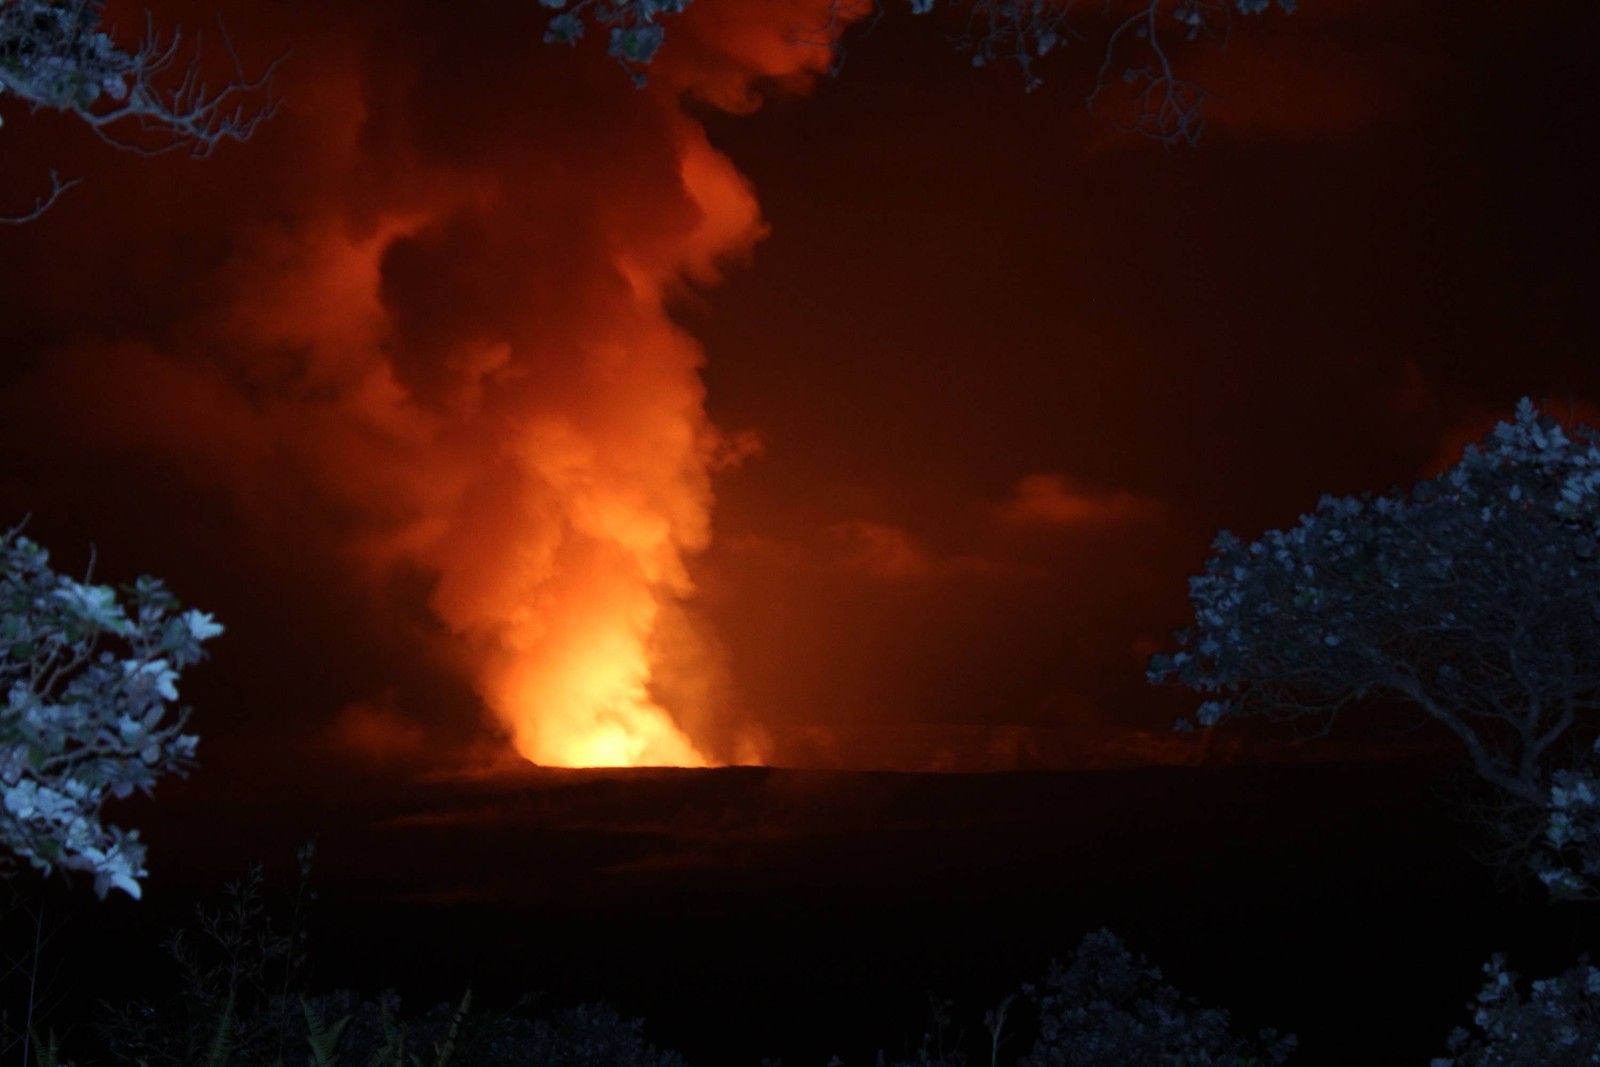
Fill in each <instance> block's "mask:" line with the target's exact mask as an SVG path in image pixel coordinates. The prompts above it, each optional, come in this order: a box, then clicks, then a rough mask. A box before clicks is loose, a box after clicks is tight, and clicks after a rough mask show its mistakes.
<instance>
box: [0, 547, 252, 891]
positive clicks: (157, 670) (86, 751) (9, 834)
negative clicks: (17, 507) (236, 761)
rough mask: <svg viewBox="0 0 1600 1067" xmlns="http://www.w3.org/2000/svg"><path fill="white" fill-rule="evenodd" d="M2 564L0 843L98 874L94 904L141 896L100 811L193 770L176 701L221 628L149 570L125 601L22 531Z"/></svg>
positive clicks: (125, 834) (121, 844) (132, 843)
mask: <svg viewBox="0 0 1600 1067" xmlns="http://www.w3.org/2000/svg"><path fill="white" fill-rule="evenodd" d="M0 568H3V569H0V696H3V699H4V706H3V707H0V792H3V802H0V845H3V846H4V847H5V848H7V849H9V850H10V851H11V852H13V853H15V854H16V855H18V856H21V857H24V858H26V859H27V860H28V861H29V862H30V863H32V864H33V865H34V866H35V867H37V868H39V869H40V870H42V871H44V872H45V873H47V874H48V873H50V871H51V870H52V869H54V868H55V867H58V866H59V867H61V868H63V869H65V870H78V871H87V872H89V873H91V874H93V875H94V889H95V893H96V894H97V895H98V896H100V897H101V898H104V897H105V895H106V892H107V890H109V889H112V888H115V889H120V890H122V891H123V892H125V893H127V894H129V895H130V896H133V897H137V896H139V893H140V887H139V881H138V880H139V879H140V878H141V877H143V876H144V875H145V874H146V871H145V869H144V857H145V849H144V845H143V844H141V843H140V841H139V834H138V831H137V830H130V831H123V830H122V829H120V828H119V827H116V826H109V825H104V824H103V823H102V822H101V817H100V810H101V806H102V805H103V804H104V802H105V800H106V798H107V797H115V798H123V797H128V796H130V795H132V794H133V792H134V791H135V790H138V791H140V792H143V793H145V794H149V792H150V791H151V789H152V788H153V787H154V786H155V783H156V779H157V778H158V777H159V776H160V775H162V774H166V773H178V774H182V773H184V772H185V771H186V770H187V769H188V768H189V767H190V766H192V765H193V762H194V752H195V745H196V743H197V740H198V739H197V738H196V737H195V736H194V735H192V734H185V733H183V732H182V731H183V726H184V724H185V723H186V722H187V721H188V718H189V709H187V708H180V709H177V710H176V711H174V710H173V709H172V708H171V707H170V705H171V704H172V703H173V702H175V701H176V700H177V699H178V690H177V682H178V675H179V672H181V671H182V670H183V669H184V668H186V667H189V666H190V665H192V664H194V663H196V662H198V661H199V660H200V659H201V658H202V656H203V655H204V652H203V650H202V649H201V647H200V646H201V644H202V642H204V641H207V640H209V639H211V638H212V637H215V636H216V635H217V634H220V633H221V632H222V627H221V626H219V625H218V624H217V623H216V622H215V621H214V620H213V619H212V618H211V616H209V615H207V614H205V613H204V612H200V611H193V610H191V611H180V610H179V605H178V602H177V601H176V600H175V599H173V597H172V596H171V595H170V594H169V593H168V592H167V591H166V589H165V587H164V586H163V585H162V584H161V583H160V582H159V581H156V580H154V579H151V578H147V577H146V578H140V579H139V580H138V581H137V582H136V583H135V584H134V585H133V586H132V587H130V588H127V589H125V590H124V592H125V593H126V595H127V597H128V603H127V605H126V606H124V605H123V604H122V603H120V602H119V601H118V598H117V594H116V592H114V591H113V590H112V589H110V588H109V587H107V586H104V585H91V584H88V582H87V580H86V581H85V582H77V581H74V580H73V579H71V578H68V577H65V576H63V575H58V574H56V573H55V572H54V571H53V570H51V569H50V566H49V555H48V553H46V552H45V550H44V549H42V548H40V547H39V546H38V545H36V544H34V543H33V542H32V541H30V540H28V539H27V538H25V537H22V536H20V534H19V532H18V531H17V530H11V531H8V532H6V533H4V534H0ZM113 649H114V650H115V651H113Z"/></svg>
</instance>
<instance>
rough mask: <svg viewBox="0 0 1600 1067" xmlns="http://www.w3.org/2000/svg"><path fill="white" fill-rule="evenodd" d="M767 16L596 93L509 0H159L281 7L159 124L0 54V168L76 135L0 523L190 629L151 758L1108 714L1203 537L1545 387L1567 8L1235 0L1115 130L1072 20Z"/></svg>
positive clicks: (938, 737) (30, 326)
mask: <svg viewBox="0 0 1600 1067" xmlns="http://www.w3.org/2000/svg"><path fill="white" fill-rule="evenodd" d="M825 6H826V5H824V4H820V3H808V2H802V0H783V2H779V3H759V4H757V3H740V2H736V0H698V2H697V3H696V4H695V5H694V7H693V8H692V9H691V11H690V12H689V13H688V14H687V15H685V16H684V17H683V18H681V19H679V20H676V21H673V22H670V23H669V24H668V27H669V28H668V38H667V43H666V45H665V47H664V48H663V50H662V52H661V54H660V57H659V59H658V61H657V63H656V65H655V67H654V68H653V69H652V79H651V82H650V85H649V87H648V88H647V89H645V90H643V91H638V90H635V89H634V87H633V86H632V84H631V83H630V82H629V81H628V80H627V78H626V76H625V75H624V73H623V72H622V71H621V70H620V69H618V67H617V66H616V65H615V64H614V63H612V62H611V61H609V60H608V59H607V58H606V57H605V55H604V54H603V50H602V49H601V48H599V47H598V42H596V41H594V40H590V41H588V42H586V43H585V46H584V47H581V48H579V49H577V50H576V51H570V50H568V49H566V48H561V47H555V46H546V45H544V44H542V43H541V41H540V38H541V35H542V32H543V19H544V17H545V14H546V12H545V11H544V10H542V9H541V8H540V7H539V5H537V4H536V3H533V2H532V0H482V2H475V3H472V4H454V5H439V4H433V3H422V2H383V3H377V2H372V3H357V2H337V3H315V4H313V3H303V2H298V0H296V2H275V3H266V2H255V0H239V2H230V3H226V4H221V5H213V4H211V3H206V2H202V0H184V2H178V3H164V4H162V5H161V6H160V7H159V9H158V10H157V12H156V17H157V19H158V21H159V22H161V23H164V24H168V25H171V24H182V25H185V26H191V27H204V26H208V25H210V24H211V20H212V19H213V18H214V15H215V12H216V11H217V10H218V8H219V7H220V9H221V10H222V11H223V12H224V14H225V16H226V19H227V26H228V29H229V31H230V33H231V35H232V38H233V40H234V41H235V42H236V43H237V45H238V47H239V50H240V52H241V54H242V56H243V57H244V60H245V63H246V65H247V66H250V67H252V68H259V67H260V66H261V65H263V64H265V62H266V61H267V60H268V59H270V57H271V56H273V55H275V54H276V53H278V52H280V51H282V50H285V49H289V50H292V53H293V54H292V56H291V57H290V58H289V59H288V60H287V61H286V62H285V63H284V65H283V66H282V67H281V72H280V77H279V79H278V90H279V93H280V94H281V96H282V99H283V106H282V111H281V112H280V113H279V115H278V116H277V117H275V118H274V119H273V120H272V121H271V122H270V123H268V124H266V125H264V126H263V127H261V129H260V131H259V133H258V134H257V136H256V137H255V138H254V139H253V140H252V141H250V142H249V143H247V144H243V145H236V144H228V145H224V146H222V147H221V148H220V149H219V150H218V151H217V152H216V153H215V155H214V156H213V157H212V158H210V159H207V160H204V161H194V160H188V159H183V158H177V157H170V156H169V157H162V158H154V159H150V158H141V157H139V156H137V155H133V154H130V153H118V152H114V151H112V150H110V149H108V148H106V147H105V146H104V145H102V144H100V143H99V142H98V141H96V140H95V139H94V138H93V137H92V136H91V135H90V134H89V133H88V132H87V131H86V130H85V129H84V128H83V127H82V125H81V124H80V123H77V122H75V121H73V120H71V119H69V118H66V117H61V116H54V115H48V114H40V115H35V116H29V115H28V114H27V113H26V110H25V109H23V108H19V107H18V106H17V105H16V103H15V102H4V101H0V112H3V114H4V117H5V120H6V122H5V126H4V128H3V131H0V135H3V136H4V137H5V138H6V147H5V155H4V157H3V158H0V196H3V197H4V199H3V200H0V204H8V205H15V206H16V207H18V208H21V207H25V206H26V205H27V204H28V203H29V202H31V200H32V198H33V196H35V195H37V193H38V192H39V191H40V190H41V189H42V188H43V187H45V185H46V183H47V181H48V177H47V175H48V171H49V169H50V168H52V167H54V168H56V169H57V170H59V171H60V172H61V173H62V174H63V175H64V176H81V177H82V178H83V179H84V182H83V184H82V185H81V186H80V187H78V188H75V189H73V190H72V191H71V192H69V193H68V194H67V195H66V196H64V197H63V198H62V200H61V201H60V202H59V203H58V204H57V205H56V206H55V207H54V208H53V209H52V210H51V211H50V213H49V214H48V215H46V216H45V217H44V218H42V219H40V220H38V221H36V222H34V223H32V224H30V225H27V226H22V227H8V228H5V229H3V230H0V248H3V249H4V254H5V259H4V262H5V267H4V268H3V269H4V271H5V284H4V285H3V286H0V343H3V345H4V350H5V358H4V360H3V362H0V519H3V520H4V521H5V522H6V523H8V524H9V523H12V522H15V521H16V520H17V519H19V518H20V517H21V516H22V515H24V514H31V516H32V518H31V519H30V523H29V532H30V534H31V535H32V536H34V537H36V538H37V539H39V540H41V541H42V542H44V543H45V544H46V545H47V546H48V547H50V548H52V549H53V550H54V551H55V553H56V558H57V559H58V560H59V561H60V562H61V564H62V566H63V567H64V568H66V569H69V570H76V569H78V568H81V566H82V565H83V563H84V562H85V561H86V559H87V554H88V550H89V546H90V545H91V544H93V546H94V548H95V551H96V553H97V558H98V563H97V574H98V575H99V576H101V577H104V578H107V579H113V580H128V579H131V578H132V577H133V576H134V575H136V574H139V573H152V574H156V575H158V576H161V577H163V578H165V579H167V580H168V581H169V583H170V584H171V585H172V586H173V587H174V589H175V590H176V592H177V593H178V594H179V596H180V597H182V598H183V599H184V601H185V602H186V603H188V604H192V605H194V606H197V607H200V608H202V609H205V610H209V611H212V612H214V613H215V614H216V615H217V617H218V618H219V619H220V620H221V621H222V622H223V623H224V624H225V625H226V626H227V627H228V631H227V633H226V634H225V635H224V636H223V637H222V638H220V639H218V640H217V641H216V642H214V643H213V645H212V648H213V651H214V655H213V658H212V660H211V661H209V662H208V663H206V664H205V665H203V666H202V667H200V668H197V669H196V670H194V671H193V672H191V676H190V677H189V678H188V679H187V680H186V684H185V686H184V696H185V698H186V700H187V701H189V702H191V703H193V705H194V706H195V708H196V713H195V718H194V720H193V723H194V727H195V729H196V730H197V731H198V732H199V733H200V734H201V736H202V738H203V740H202V746H201V753H202V763H203V764H204V762H205V758H206V756H207V754H208V753H211V754H212V755H211V757H210V758H211V759H212V760H213V762H214V764H215V765H218V766H226V767H229V768H232V769H233V771H234V772H236V773H238V774H240V775H246V776H248V775H249V774H252V773H258V774H261V775H268V774H270V773H275V772H273V771H271V770H270V768H274V767H282V766H285V765H288V764H289V763H290V762H293V761H299V762H294V765H296V766H298V765H300V762H303V761H305V760H307V759H328V760H336V761H343V762H345V763H349V764H351V765H354V764H357V763H359V764H362V765H365V766H368V767H371V768H376V769H385V770H386V769H394V770H411V769H416V768H419V767H438V766H442V765H452V766H456V765H460V764H461V762H462V761H463V760H467V761H482V760H486V759H492V758H495V757H497V756H502V757H503V756H505V755H507V754H509V752H510V751H511V750H512V744H511V741H514V743H515V746H516V747H517V749H519V750H520V751H522V752H523V753H525V754H529V755H531V756H534V757H535V758H538V759H541V760H542V761H545V762H577V763H619V762H646V763H649V762H674V763H678V762H684V763H694V762H700V761H712V762H727V761H750V760H762V761H767V762H772V763H776V764H782V765H794V764H804V765H828V764H833V765H849V766H860V765H878V766H891V767H900V768H906V769H915V768H926V767H962V766H979V765H982V766H1004V765H1006V764H1007V761H1012V762H1015V761H1016V760H1018V759H1023V760H1026V759H1039V760H1044V761H1045V762H1050V761H1064V762H1071V761H1072V760H1074V759H1079V758H1082V759H1089V758H1091V757H1092V755H1093V753H1095V752H1098V751H1100V750H1101V749H1103V748H1105V747H1106V746H1111V747H1113V748H1115V747H1117V746H1119V745H1120V746H1121V747H1122V750H1127V749H1128V748H1129V747H1130V746H1131V747H1133V748H1135V749H1137V748H1138V747H1139V746H1141V745H1146V746H1148V744H1149V743H1150V742H1149V740H1148V738H1147V736H1146V735H1145V734H1142V733H1139V732H1138V731H1160V730H1161V729H1163V728H1164V727H1165V726H1166V725H1167V724H1168V723H1170V722H1171V720H1172V717H1173V716H1174V715H1175V714H1178V713H1180V712H1183V711H1186V710H1188V709H1189V707H1190V705H1191V704H1192V701H1193V698H1192V697H1191V696H1190V695H1188V694H1184V693H1181V692H1160V693H1158V692H1152V691H1151V690H1149V688H1148V687H1147V686H1146V685H1145V683H1144V680H1143V668H1144V664H1145V662H1146V660H1147V659H1148V656H1149V655H1150V653H1151V652H1153V651H1155V650H1156V649H1157V648H1159V647H1162V646H1163V645H1164V644H1165V642H1166V641H1167V635H1168V633H1169V632H1170V631H1171V630H1172V629H1174V628H1175V627H1177V626H1179V625H1181V624H1183V623H1184V621H1185V620H1186V617H1187V614H1188V612H1187V603H1186V600H1185V579H1186V577H1187V576H1188V575H1189V574H1191V573H1194V572H1197V571H1198V570H1199V568H1200V566H1201V562H1202V560H1203V559H1204V556H1205V552H1206V546H1207V544H1208V543H1209V542H1210V540H1211V538H1212V536H1213V535H1214V534H1215V532H1216V531H1217V530H1218V529H1219V528H1222V527H1227V528H1230V529H1233V530H1235V531H1236V532H1239V533H1240V534H1242V535H1246V536H1252V537H1253V536H1255V535H1258V534H1259V533H1260V532H1261V531H1262V530H1263V529H1264V528H1268V527H1281V526H1287V525H1291V524H1292V523H1293V522H1294V521H1295V519H1296V516H1297V515H1298V514H1300V513H1301V512H1303V511H1308V510H1310V509H1311V508H1312V507H1313V506H1314V504H1315V502H1316V500H1317V498H1318V496H1319V495H1320V494H1322V493H1324V492H1334V493H1350V492H1359V491H1362V490H1366V489H1373V490H1382V489H1384V488H1387V487H1388V486H1390V485H1393V484H1396V483H1405V484H1409V483H1410V482H1412V481H1414V480H1416V479H1417V478H1418V477H1421V476H1423V475H1425V474H1429V473H1433V472H1436V471H1437V470H1439V469H1441V467H1442V466H1444V465H1447V464H1448V463H1449V462H1450V461H1451V460H1452V459H1453V458H1454V457H1455V456H1458V455H1459V450H1460V447H1461V445H1462V444H1463V443H1465V442H1466V441H1467V440H1471V439H1474V438H1476V437H1477V436H1480V435H1481V434H1482V433H1484V432H1486V431H1487V430H1488V429H1489V427H1490V426H1492V424H1493V422H1494V421H1495V419H1496V418H1498V417H1505V416H1506V415H1508V414H1509V412H1510V410H1511V408H1512V407H1513V406H1514V404H1515V402H1516V400H1517V398H1518V397H1520V396H1522V395H1524V394H1531V395H1533V396H1534V397H1535V398H1542V397H1550V398H1551V399H1552V400H1553V401H1555V402H1556V403H1557V405H1558V406H1559V407H1562V408H1564V407H1565V405H1566V403H1567V399H1568V398H1569V397H1570V398H1571V399H1572V401H1573V403H1574V404H1575V406H1576V410H1577V411H1578V412H1579V414H1583V413H1585V412H1588V413H1591V418H1592V414H1593V413H1594V412H1595V409H1594V408H1593V407H1592V406H1590V405H1592V404H1593V403H1595V402H1596V401H1597V400H1600V380H1597V375H1596V373H1595V371H1594V370H1593V369H1592V368H1593V367H1594V358H1593V353H1594V352H1595V351H1596V348H1595V342H1596V340H1597V336H1596V335H1597V330H1596V326H1595V323H1594V318H1593V315H1592V306H1591V304H1590V301H1592V294H1593V293H1594V292H1595V291H1596V284H1597V282H1600V278H1597V273H1600V272H1597V269H1596V266H1595V262H1594V247H1595V237H1596V233H1597V228H1596V221H1597V220H1596V216H1597V212H1600V208H1597V205H1596V201H1595V198H1594V197H1593V195H1592V193H1591V192H1590V190H1589V184H1590V183H1589V180H1588V178H1587V177H1586V172H1585V170H1584V168H1582V167H1581V166H1580V164H1579V162H1578V161H1579V160H1580V159H1581V158H1582V155H1583V154H1586V153H1584V151H1583V150H1584V149H1585V147H1586V146H1587V145H1586V142H1587V140H1588V138H1589V134H1590V133H1591V130H1592V122H1591V120H1590V117H1589V115H1588V113H1587V107H1586V98H1587V89H1588V86H1587V84H1586V71H1588V70H1589V68H1590V66H1591V57H1590V55H1589V52H1588V50H1589V47H1590V42H1592V41H1593V40H1594V37H1595V33H1596V31H1597V30H1600V26H1597V25H1596V23H1597V22H1600V16H1597V14H1596V12H1595V9H1594V7H1593V5H1592V4H1589V3H1584V2H1568V3H1557V2H1542V3H1541V2H1527V3H1521V4H1505V3H1500V2H1488V0H1475V2H1470V3H1450V2H1446V0H1419V2H1417V3H1413V4H1407V5H1393V4H1388V3H1380V2H1377V0H1307V2H1306V3H1305V4H1303V5H1302V6H1301V10H1300V11H1299V12H1298V13H1296V14H1295V15H1293V16H1292V17H1285V16H1284V15H1282V14H1281V13H1278V12H1274V13H1271V14H1269V15H1266V16H1263V17H1259V18H1249V19H1243V18H1241V19H1239V20H1237V22H1236V26H1235V32H1234V34H1233V37H1232V39H1231V40H1230V41H1229V43H1228V45H1227V48H1226V50H1225V51H1219V50H1217V49H1215V48H1214V47H1213V48H1207V47H1202V46H1195V47H1193V48H1187V49H1183V50H1181V51H1178V52H1176V53H1175V54H1176V55H1178V56H1179V57H1180V58H1181V61H1182V63H1183V64H1185V69H1186V71H1187V72H1188V73H1189V74H1190V75H1191V76H1193V77H1195V78H1196V79H1197V80H1199V81H1201V82H1203V83H1204V84H1205V85H1207V86H1208V87H1209V88H1211V89H1212V90H1214V91H1215V92H1216V93H1217V94H1218V95H1219V97H1220V99H1218V100H1215V101H1213V103H1212V104H1211V105H1210V109H1209V125H1208V127H1207V129H1206V132H1205V136H1204V139H1203V140H1202V142H1201V144H1200V146H1199V147H1198V148H1197V149H1191V148H1188V147H1186V146H1184V147H1176V148H1172V149H1169V150H1163V149H1162V147H1161V146H1159V145H1157V144H1155V143H1153V142H1150V141H1147V140H1143V139H1140V138H1138V137H1134V136H1130V135H1125V134H1120V133H1118V132H1117V131H1116V130H1115V129H1114V128H1113V126H1112V125H1111V122H1112V119H1113V118H1115V117H1116V115H1117V111H1116V107H1117V101H1116V100H1115V99H1111V100H1108V101H1107V106H1106V107H1105V108H1102V109H1100V110H1098V111H1096V112H1093V113H1091V112H1089V111H1087V110H1086V108H1085V107H1084V94H1085V92H1086V90H1087V88H1088V85H1089V80H1090V78H1091V77H1092V74H1093V70H1094V66H1095V64H1096V61H1097V59H1098V56H1099V48H1100V45H1099V43H1098V42H1099V41H1100V40H1101V37H1100V36H1099V33H1100V29H1099V25H1098V23H1097V21H1096V17H1095V16H1089V17H1087V25H1086V26H1085V30H1086V32H1088V33H1089V36H1090V41H1089V43H1087V44H1085V45H1082V46H1078V45H1075V46H1073V47H1072V48H1069V49H1068V50H1067V51H1066V53H1065V54H1062V55H1053V56H1052V57H1050V59H1049V60H1048V61H1046V62H1043V63H1041V65H1040V67H1039V72H1040V73H1041V74H1042V75H1043V76H1044V77H1045V79H1046V81H1045V85H1044V86H1043V88H1041V89H1040V90H1039V91H1037V92H1035V93H1032V94H1025V93H1023V92H1022V89H1021V85H1020V78H1019V77H1018V76H1017V74H1016V72H1015V71H1014V70H1008V69H985V70H975V69H973V68H972V66H971V65H970V62H969V61H968V60H967V59H966V58H965V57H963V56H962V55H961V54H960V53H959V52H958V51H956V50H955V49H954V48H952V47H951V45H950V43H949V42H948V41H947V40H946V37H947V36H948V35H950V34H952V33H953V32H955V31H956V30H958V29H959V21H958V22H956V23H951V22H948V21H946V22H941V21H939V20H938V19H937V18H932V17H930V18H924V19H914V18H912V17H911V16H910V15H909V14H906V13H905V11H904V10H902V8H901V6H899V5H896V4H891V5H890V6H891V8H892V10H891V11H890V13H889V14H888V15H887V16H886V17H885V18H884V19H882V21H881V22H879V23H878V24H877V25H876V26H875V27H874V28H873V29H872V31H871V32H870V33H869V34H866V35H864V36H861V35H852V36H851V37H849V38H847V41H848V55H847V62H846V64H845V67H844V70H843V72H842V74H841V76H840V77H839V78H837V79H831V80H830V79H827V78H823V79H821V80H820V81H819V80H816V79H815V78H814V77H813V76H812V75H813V73H814V72H816V71H817V70H818V69H819V66H820V65H821V64H822V63H824V62H825V60H826V53H825V52H824V51H823V50H821V49H818V48H816V47H814V46H811V45H807V44H805V43H798V42H796V41H794V40H792V39H791V38H792V34H790V33H789V31H790V30H792V29H793V28H794V27H796V26H804V25H813V24H815V22H816V20H818V17H819V13H820V11H821V10H822V9H823V8H825ZM111 7H112V11H111V14H112V16H113V17H114V18H115V20H116V21H117V23H118V24H119V25H121V26H126V27H131V26H133V25H135V24H136V21H137V19H136V16H137V11H136V9H135V8H134V7H132V6H130V5H126V4H113V5H111ZM213 41H214V38H213ZM1597 421H1600V420H1597ZM508 739H510V740H508ZM1030 753H1031V755H1030ZM246 757H247V758H246ZM218 761H220V762H218Z"/></svg>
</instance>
